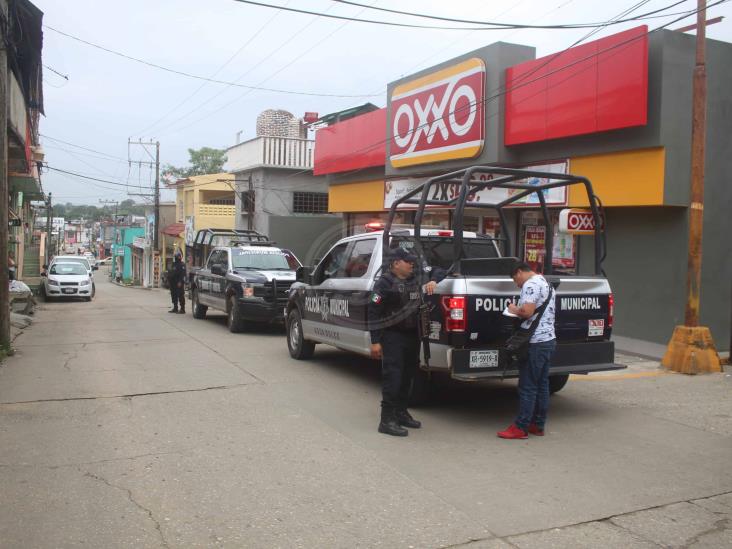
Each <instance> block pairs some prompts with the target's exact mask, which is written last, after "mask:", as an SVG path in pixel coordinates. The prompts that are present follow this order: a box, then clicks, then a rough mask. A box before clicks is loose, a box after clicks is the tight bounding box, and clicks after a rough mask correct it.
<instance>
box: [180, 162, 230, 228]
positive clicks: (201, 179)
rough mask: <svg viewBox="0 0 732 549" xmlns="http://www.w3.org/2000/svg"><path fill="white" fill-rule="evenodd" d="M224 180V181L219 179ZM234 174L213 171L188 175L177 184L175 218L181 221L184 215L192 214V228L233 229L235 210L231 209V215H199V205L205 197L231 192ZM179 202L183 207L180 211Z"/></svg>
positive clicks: (183, 219)
mask: <svg viewBox="0 0 732 549" xmlns="http://www.w3.org/2000/svg"><path fill="white" fill-rule="evenodd" d="M220 180H224V181H220ZM233 187H234V175H233V174H230V173H214V174H207V175H195V176H192V177H189V178H188V179H186V180H185V182H181V183H180V184H178V187H177V190H176V205H177V215H176V217H177V219H178V221H180V222H181V223H183V222H185V220H186V217H189V216H194V217H195V219H194V224H193V225H194V230H195V231H198V230H199V229H205V228H206V227H213V228H216V229H233V228H234V225H235V223H236V211H235V209H232V215H226V216H202V215H199V205H200V203H201V200H202V199H203V198H205V197H206V193H207V192H209V191H215V192H211V193H209V197H211V196H212V195H213V196H220V195H222V194H224V193H227V192H228V193H231V192H233V190H234V189H233ZM181 204H182V205H183V209H182V211H181Z"/></svg>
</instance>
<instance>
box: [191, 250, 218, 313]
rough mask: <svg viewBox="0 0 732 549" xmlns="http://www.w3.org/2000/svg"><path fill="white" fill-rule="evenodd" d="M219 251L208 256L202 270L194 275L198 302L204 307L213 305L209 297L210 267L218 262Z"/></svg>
mask: <svg viewBox="0 0 732 549" xmlns="http://www.w3.org/2000/svg"><path fill="white" fill-rule="evenodd" d="M218 256H219V251H218V250H214V251H213V252H211V255H209V256H208V261H207V262H206V265H205V267H204V268H203V269H201V270H200V271H198V273H197V274H196V284H197V286H198V300H199V301H200V302H201V303H203V304H204V305H214V303H213V301H212V295H211V282H212V280H211V267H213V266H214V265H215V264H216V262H217V261H218Z"/></svg>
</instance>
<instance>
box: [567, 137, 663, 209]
mask: <svg viewBox="0 0 732 549" xmlns="http://www.w3.org/2000/svg"><path fill="white" fill-rule="evenodd" d="M664 165H665V151H664V149H663V148H662V147H661V148H654V149H642V150H636V151H624V152H618V153H609V154H596V155H591V156H580V157H576V158H571V159H570V161H569V173H571V174H573V175H581V176H584V177H586V178H587V179H589V180H590V182H591V183H592V188H593V190H594V192H595V194H596V195H597V196H599V197H600V200H601V201H602V203H603V205H604V206H662V205H663V189H664V176H665V170H664ZM569 204H570V206H573V207H583V206H588V205H589V204H588V203H587V193H586V192H585V190H584V187H581V186H579V185H572V186H571V187H570V188H569Z"/></svg>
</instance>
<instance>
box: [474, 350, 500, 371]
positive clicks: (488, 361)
mask: <svg viewBox="0 0 732 549" xmlns="http://www.w3.org/2000/svg"><path fill="white" fill-rule="evenodd" d="M469 366H470V367H471V368H498V350H492V351H470V363H469Z"/></svg>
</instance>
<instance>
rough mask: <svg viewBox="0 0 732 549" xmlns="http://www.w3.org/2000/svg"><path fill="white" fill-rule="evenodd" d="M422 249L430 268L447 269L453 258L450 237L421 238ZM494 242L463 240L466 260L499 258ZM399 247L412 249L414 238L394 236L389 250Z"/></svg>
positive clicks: (452, 243) (475, 239)
mask: <svg viewBox="0 0 732 549" xmlns="http://www.w3.org/2000/svg"><path fill="white" fill-rule="evenodd" d="M420 241H421V242H422V248H423V249H424V254H425V256H426V260H427V264H428V265H430V266H431V267H441V268H443V269H449V268H450V266H451V265H452V263H453V261H454V257H455V253H454V251H455V249H454V248H453V245H454V239H453V238H452V237H422V238H421V239H420ZM494 242H495V241H494V240H493V239H490V238H465V239H464V240H463V249H464V250H465V258H466V259H484V258H493V257H500V256H499V255H498V252H497V251H496V246H495V244H494ZM397 246H401V247H402V248H405V249H407V250H411V249H413V248H414V237H412V236H394V237H392V241H391V246H390V247H391V248H396V247H397Z"/></svg>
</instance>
